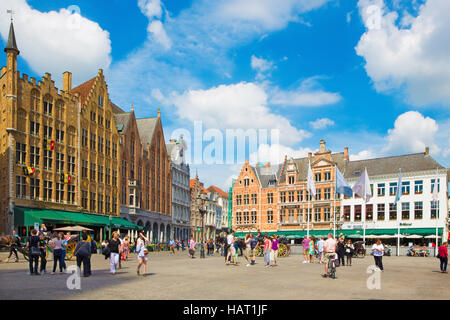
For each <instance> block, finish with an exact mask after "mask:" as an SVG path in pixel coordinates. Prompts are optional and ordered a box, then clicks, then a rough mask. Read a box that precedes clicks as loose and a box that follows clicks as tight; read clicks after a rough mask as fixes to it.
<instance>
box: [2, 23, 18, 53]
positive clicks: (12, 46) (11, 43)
mask: <svg viewBox="0 0 450 320" xmlns="http://www.w3.org/2000/svg"><path fill="white" fill-rule="evenodd" d="M7 50H14V51H16V52H17V54H19V53H20V51H19V49H17V43H16V35H15V33H14V25H13V23H12V21H11V25H10V26H9V36H8V43H7V44H6V47H5V52H6V51H7Z"/></svg>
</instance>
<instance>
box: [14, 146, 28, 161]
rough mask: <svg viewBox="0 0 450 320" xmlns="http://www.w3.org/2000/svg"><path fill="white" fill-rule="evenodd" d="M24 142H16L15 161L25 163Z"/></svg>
mask: <svg viewBox="0 0 450 320" xmlns="http://www.w3.org/2000/svg"><path fill="white" fill-rule="evenodd" d="M25 150H26V144H24V143H20V142H16V163H19V164H25V158H26V155H27V152H26V151H25Z"/></svg>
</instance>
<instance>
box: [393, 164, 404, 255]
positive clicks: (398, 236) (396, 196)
mask: <svg viewBox="0 0 450 320" xmlns="http://www.w3.org/2000/svg"><path fill="white" fill-rule="evenodd" d="M398 170H399V179H398V183H399V184H400V185H399V186H397V194H396V195H395V200H396V201H395V211H396V212H397V222H398V223H397V227H398V230H397V257H398V256H400V213H401V212H400V213H399V210H398V200H400V197H401V196H402V194H403V191H402V186H401V184H402V179H401V178H400V176H401V172H402V168H399V169H398ZM399 192H400V193H399Z"/></svg>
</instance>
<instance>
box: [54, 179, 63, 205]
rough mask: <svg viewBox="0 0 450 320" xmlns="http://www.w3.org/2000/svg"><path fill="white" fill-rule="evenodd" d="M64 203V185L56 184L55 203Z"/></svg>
mask: <svg viewBox="0 0 450 320" xmlns="http://www.w3.org/2000/svg"><path fill="white" fill-rule="evenodd" d="M63 201H64V184H63V183H56V202H63Z"/></svg>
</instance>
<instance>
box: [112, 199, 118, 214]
mask: <svg viewBox="0 0 450 320" xmlns="http://www.w3.org/2000/svg"><path fill="white" fill-rule="evenodd" d="M112 199H113V200H112V212H117V198H116V197H112Z"/></svg>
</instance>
